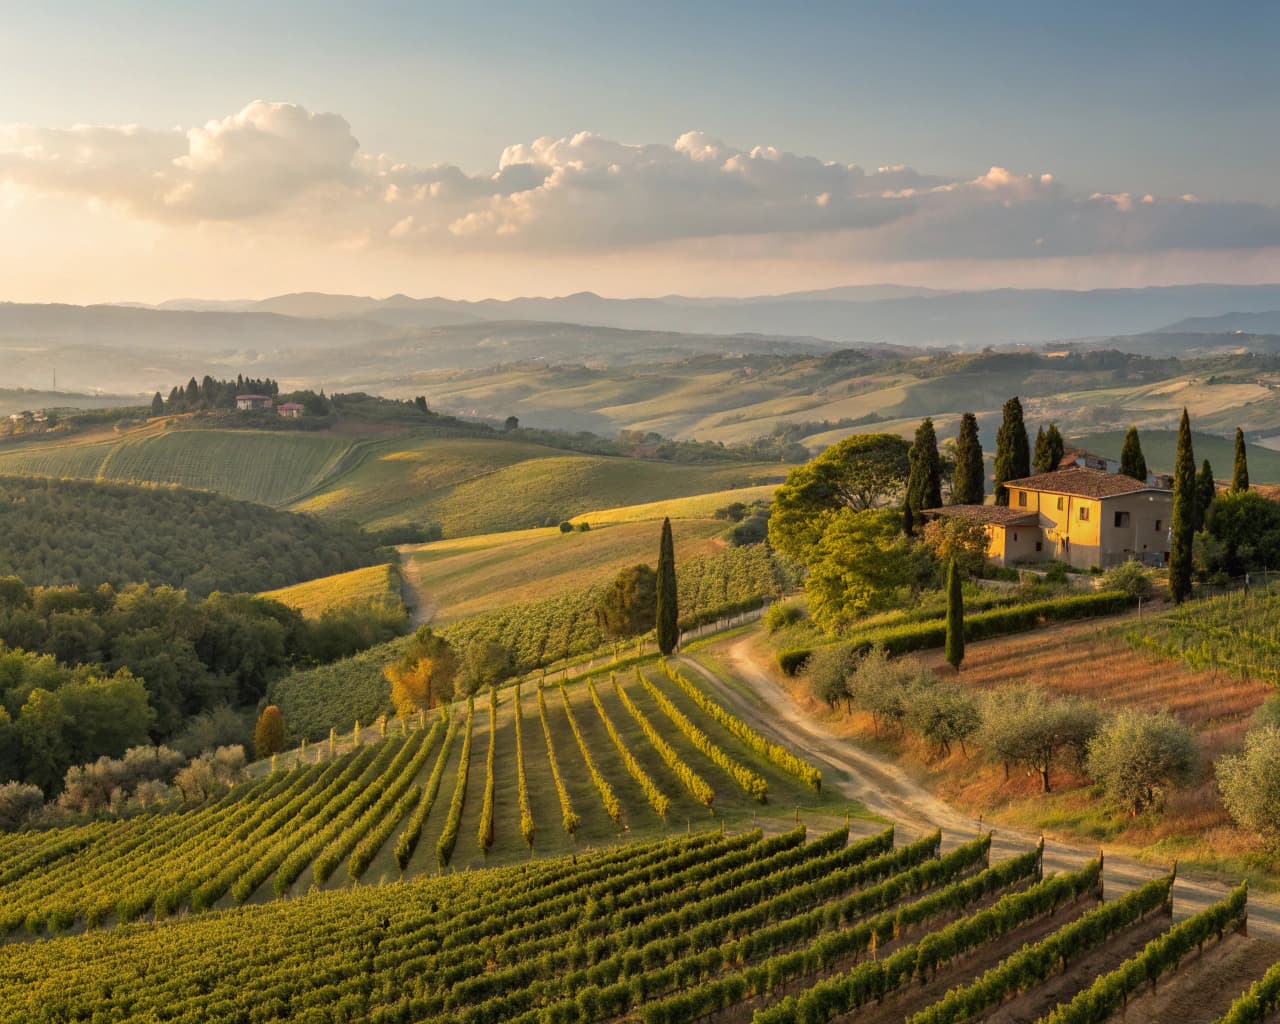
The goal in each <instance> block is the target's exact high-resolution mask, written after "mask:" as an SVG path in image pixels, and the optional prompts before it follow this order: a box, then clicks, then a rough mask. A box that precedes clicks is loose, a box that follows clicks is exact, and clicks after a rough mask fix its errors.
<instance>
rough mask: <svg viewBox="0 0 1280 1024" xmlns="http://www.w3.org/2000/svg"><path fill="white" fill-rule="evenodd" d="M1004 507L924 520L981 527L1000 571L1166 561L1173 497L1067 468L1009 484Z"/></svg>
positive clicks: (956, 509)
mask: <svg viewBox="0 0 1280 1024" xmlns="http://www.w3.org/2000/svg"><path fill="white" fill-rule="evenodd" d="M1005 486H1006V487H1007V488H1008V491H1009V504H1008V506H1007V507H1006V506H1003V505H947V506H944V507H942V508H936V509H929V510H928V512H927V514H929V515H937V516H946V517H948V518H955V519H960V520H963V521H965V522H973V523H980V524H982V525H983V526H984V527H985V528H986V531H987V536H988V538H989V541H990V543H989V547H988V550H987V554H988V557H990V559H991V560H992V561H993V562H995V563H996V564H997V565H1013V564H1014V563H1017V562H1040V561H1048V560H1051V559H1057V560H1058V561H1062V562H1066V563H1067V564H1068V565H1073V566H1075V567H1076V568H1078V569H1092V568H1094V567H1095V566H1096V567H1099V568H1103V569H1105V568H1107V567H1109V566H1112V565H1119V564H1120V563H1121V562H1127V561H1129V560H1130V559H1135V560H1137V561H1140V562H1145V563H1147V564H1149V565H1163V564H1165V562H1167V561H1168V559H1169V520H1170V519H1171V518H1172V516H1173V492H1172V491H1171V490H1169V489H1168V488H1166V487H1156V486H1153V485H1151V484H1148V483H1144V482H1143V481H1141V480H1135V479H1133V478H1132V477H1128V476H1123V475H1121V474H1120V473H1108V472H1106V471H1104V470H1099V469H1092V468H1088V467H1084V466H1072V467H1070V468H1067V469H1059V470H1056V471H1054V472H1052V473H1038V474H1036V475H1035V476H1029V477H1023V478H1022V479H1021V480H1010V481H1009V482H1008V483H1006V484H1005Z"/></svg>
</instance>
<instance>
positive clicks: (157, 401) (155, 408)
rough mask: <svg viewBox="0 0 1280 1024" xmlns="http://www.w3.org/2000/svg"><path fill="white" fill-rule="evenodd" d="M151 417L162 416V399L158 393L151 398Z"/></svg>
mask: <svg viewBox="0 0 1280 1024" xmlns="http://www.w3.org/2000/svg"><path fill="white" fill-rule="evenodd" d="M151 415H152V416H163V415H164V398H163V397H161V395H160V392H159V391H157V392H156V393H155V394H154V395H152V396H151Z"/></svg>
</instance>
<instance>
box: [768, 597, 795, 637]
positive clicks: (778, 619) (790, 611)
mask: <svg viewBox="0 0 1280 1024" xmlns="http://www.w3.org/2000/svg"><path fill="white" fill-rule="evenodd" d="M803 618H804V609H803V608H801V607H800V606H799V605H798V604H791V603H789V602H785V601H775V602H774V603H773V604H771V605H770V606H769V610H768V611H767V612H765V613H764V628H765V629H767V630H768V631H769V632H770V633H776V632H778V630H780V629H786V628H787V627H788V626H794V625H795V624H796V623H797V622H799V621H800V620H801V619H803Z"/></svg>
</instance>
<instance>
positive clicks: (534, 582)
mask: <svg viewBox="0 0 1280 1024" xmlns="http://www.w3.org/2000/svg"><path fill="white" fill-rule="evenodd" d="M585 518H587V519H590V518H591V517H590V516H587V517H585ZM725 526H726V524H725V523H724V522H722V521H719V520H714V519H687V520H678V521H676V522H675V523H674V524H673V532H674V535H675V540H676V558H677V560H682V559H686V558H694V557H697V556H699V555H708V554H713V553H714V552H716V551H718V550H720V549H721V548H722V547H723V544H722V542H721V541H720V540H719V539H718V538H719V535H720V534H722V533H723V532H724V530H725ZM406 554H407V556H408V557H407V559H406V561H407V565H406V570H405V575H406V577H407V578H408V579H409V580H410V582H411V585H412V586H413V587H414V588H415V589H416V590H417V591H418V594H419V606H420V607H431V608H432V609H433V610H434V612H435V621H436V622H440V623H447V622H450V621H452V620H454V619H458V618H461V617H463V616H466V615H474V614H476V613H478V612H484V611H490V610H492V609H494V608H500V607H503V606H505V605H509V604H513V603H515V602H518V601H533V600H538V599H540V598H544V597H550V596H552V595H554V594H558V593H563V592H566V591H571V590H580V589H582V588H584V587H588V586H591V585H592V584H595V583H600V582H604V581H607V580H608V579H609V578H610V577H612V576H613V575H614V574H615V573H617V572H618V571H619V570H620V569H623V568H625V567H626V566H628V565H634V564H636V563H637V562H647V563H649V564H650V565H654V564H656V563H657V554H658V527H657V525H656V524H655V523H653V522H635V523H622V524H619V525H616V526H607V527H601V528H599V529H593V530H591V531H589V532H587V533H568V534H562V533H561V532H560V531H559V529H558V528H555V527H550V528H546V529H539V530H522V531H519V532H516V533H505V534H504V533H498V534H487V535H484V536H480V537H468V538H463V539H461V540H457V541H447V540H446V541H441V542H439V543H436V544H423V545H421V546H418V547H413V548H409V549H406Z"/></svg>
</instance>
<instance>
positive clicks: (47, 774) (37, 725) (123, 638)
mask: <svg viewBox="0 0 1280 1024" xmlns="http://www.w3.org/2000/svg"><path fill="white" fill-rule="evenodd" d="M403 626H404V615H403V612H397V611H394V610H392V609H388V608H383V607H381V606H376V607H374V606H370V607H363V606H352V607H349V608H338V609H334V610H333V611H331V612H329V613H326V615H324V616H322V617H321V618H319V619H317V620H305V619H303V617H302V616H301V615H300V614H299V613H298V612H296V611H294V610H293V609H291V608H287V607H285V606H284V605H282V604H279V603H278V602H275V601H270V600H267V599H265V598H260V597H254V596H253V595H250V594H221V593H218V594H213V595H212V596H210V597H208V598H205V599H204V600H193V599H192V598H191V597H189V596H188V594H187V593H186V592H184V591H181V590H175V589H173V588H171V587H151V586H148V585H147V584H134V585H131V586H129V587H127V588H125V589H124V590H121V591H116V590H114V589H112V588H111V587H110V586H107V585H103V586H100V587H98V588H97V589H94V590H85V589H80V588H77V587H34V588H33V587H27V586H26V585H24V584H23V583H22V581H21V580H19V579H17V578H15V577H5V578H0V724H3V725H4V726H5V728H7V729H9V730H10V732H9V733H8V734H7V735H8V737H9V738H10V739H12V741H13V742H12V743H6V742H4V740H3V739H2V738H0V748H3V749H4V750H5V751H7V752H8V756H9V758H10V760H9V761H7V762H6V761H3V760H0V779H4V778H14V779H19V780H22V781H26V782H30V783H34V784H35V785H38V786H40V787H41V788H42V789H43V790H45V791H46V792H51V791H53V790H55V789H56V787H58V786H59V785H60V784H61V781H62V778H63V774H64V772H65V771H66V769H67V767H68V766H69V765H72V764H81V763H84V762H86V761H89V760H92V759H93V758H96V757H98V756H101V755H106V756H111V757H117V756H120V755H121V754H123V753H124V752H125V750H127V749H128V748H129V747H131V746H136V745H138V744H141V743H147V742H149V741H153V742H168V741H171V740H172V741H179V740H180V739H181V738H182V737H183V736H184V733H186V732H187V731H189V730H193V729H197V730H199V729H203V730H206V731H212V732H214V733H215V734H216V733H217V731H218V730H217V729H216V728H213V729H211V728H210V727H211V726H214V725H215V723H213V722H211V721H207V720H206V721H203V722H202V721H201V718H202V716H203V717H205V718H206V719H208V718H210V717H211V716H213V715H215V714H216V713H217V712H218V711H219V710H220V709H225V708H235V707H246V706H248V707H252V706H254V705H256V704H257V703H258V701H259V700H260V699H261V698H262V696H263V695H264V694H265V693H266V690H267V686H268V684H269V683H270V682H271V681H272V680H274V679H276V678H278V677H279V676H281V675H283V674H284V673H286V672H288V671H289V670H290V669H292V668H294V667H297V666H301V665H309V664H315V663H317V662H322V661H331V660H334V659H337V658H342V657H347V656H349V655H351V654H353V653H355V651H357V650H362V649H364V648H365V647H368V646H371V645H373V644H375V643H380V642H383V641H386V640H388V639H390V638H391V637H393V636H395V635H397V634H398V633H399V632H400V631H401V630H402V629H403ZM4 756H5V755H4V754H0V758H3V757H4Z"/></svg>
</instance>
